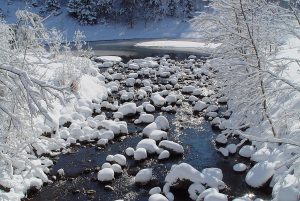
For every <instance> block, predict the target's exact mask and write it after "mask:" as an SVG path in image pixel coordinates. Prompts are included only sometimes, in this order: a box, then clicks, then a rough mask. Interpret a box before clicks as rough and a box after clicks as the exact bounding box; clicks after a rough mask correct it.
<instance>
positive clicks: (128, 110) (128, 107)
mask: <svg viewBox="0 0 300 201" xmlns="http://www.w3.org/2000/svg"><path fill="white" fill-rule="evenodd" d="M118 112H121V113H122V114H123V115H124V116H127V115H134V114H136V104H135V103H125V104H124V105H121V106H120V107H119V109H118Z"/></svg>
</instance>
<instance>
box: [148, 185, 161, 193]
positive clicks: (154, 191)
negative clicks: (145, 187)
mask: <svg viewBox="0 0 300 201" xmlns="http://www.w3.org/2000/svg"><path fill="white" fill-rule="evenodd" d="M159 193H161V188H160V187H154V188H151V189H150V191H149V194H150V195H153V194H159Z"/></svg>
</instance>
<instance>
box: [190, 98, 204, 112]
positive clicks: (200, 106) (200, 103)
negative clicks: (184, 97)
mask: <svg viewBox="0 0 300 201" xmlns="http://www.w3.org/2000/svg"><path fill="white" fill-rule="evenodd" d="M206 107H207V105H206V103H205V102H203V101H197V102H196V104H195V106H194V107H193V111H195V112H202V111H203V110H204V109H205V108H206Z"/></svg>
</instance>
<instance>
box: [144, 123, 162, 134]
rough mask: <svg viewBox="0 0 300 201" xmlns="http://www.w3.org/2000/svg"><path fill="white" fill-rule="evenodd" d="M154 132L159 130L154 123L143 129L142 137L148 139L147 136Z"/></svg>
mask: <svg viewBox="0 0 300 201" xmlns="http://www.w3.org/2000/svg"><path fill="white" fill-rule="evenodd" d="M154 130H159V128H158V127H157V124H156V123H155V122H152V123H151V124H149V125H147V126H146V127H145V128H144V129H143V135H144V136H146V137H149V135H150V134H151V133H152V131H154Z"/></svg>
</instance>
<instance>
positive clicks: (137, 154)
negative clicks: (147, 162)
mask: <svg viewBox="0 0 300 201" xmlns="http://www.w3.org/2000/svg"><path fill="white" fill-rule="evenodd" d="M133 156H134V160H137V161H139V160H144V159H146V158H147V150H146V149H144V148H138V149H137V150H136V151H134V153H133Z"/></svg>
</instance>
